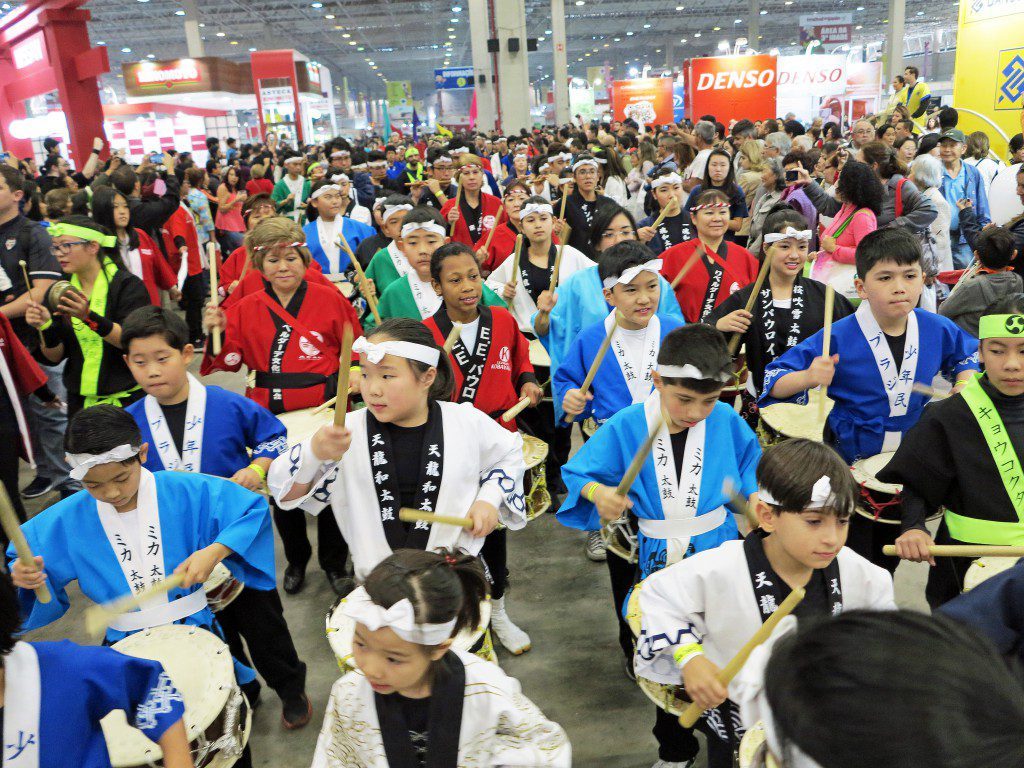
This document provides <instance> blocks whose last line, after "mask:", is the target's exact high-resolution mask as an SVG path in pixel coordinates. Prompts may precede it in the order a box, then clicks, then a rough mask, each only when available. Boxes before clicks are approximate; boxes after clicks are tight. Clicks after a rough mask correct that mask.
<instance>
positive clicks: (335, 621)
mask: <svg viewBox="0 0 1024 768" xmlns="http://www.w3.org/2000/svg"><path fill="white" fill-rule="evenodd" d="M344 603H345V598H344V597H343V598H341V600H339V601H338V602H337V603H336V604H335V606H334V607H333V608H331V610H330V612H329V613H328V614H327V642H328V643H330V645H331V650H332V651H334V655H335V656H336V657H337V658H338V666H339V667H341V669H342V671H344V672H349V671H351V670H354V669H355V668H356V665H355V661H354V659H353V658H352V637H353V635H354V634H355V631H356V625H355V622H354V621H352V619H350V618H349V617H348V616H346V615H345V613H344V612H343V611H342V610H341V606H342V605H343V604H344ZM490 623H491V600H490V598H487V599H486V600H484V601H482V602H481V603H480V626H479V627H477V628H476V630H475V631H472V632H470V631H469V630H463V631H462V632H460V633H459V634H458V635H456V636H455V641H454V642H453V643H452V647H453V648H455V649H457V650H460V651H468V650H470V649H471V648H472V647H473V646H474V645H476V643H477V641H478V640H479V639H480V638H481V637H482V636H483V634H484V630H486V629H487V627H488V625H489V624H490Z"/></svg>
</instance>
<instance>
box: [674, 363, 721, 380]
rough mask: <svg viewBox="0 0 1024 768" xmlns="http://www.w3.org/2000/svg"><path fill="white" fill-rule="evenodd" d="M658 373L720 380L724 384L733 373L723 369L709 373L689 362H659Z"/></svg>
mask: <svg viewBox="0 0 1024 768" xmlns="http://www.w3.org/2000/svg"><path fill="white" fill-rule="evenodd" d="M658 373H659V374H660V375H661V376H667V377H668V378H670V379H697V380H699V381H706V380H711V381H720V382H722V383H723V384H724V383H725V382H727V381H729V380H730V379H732V375H730V374H729V373H727V372H725V371H722V372H721V373H717V374H713V375H710V376H709V375H707V374H705V373H703V372H702V371H701V370H700V368H698V367H697V366H695V365H691V364H690V363H687V364H686V365H662V364H660V363H659V364H658Z"/></svg>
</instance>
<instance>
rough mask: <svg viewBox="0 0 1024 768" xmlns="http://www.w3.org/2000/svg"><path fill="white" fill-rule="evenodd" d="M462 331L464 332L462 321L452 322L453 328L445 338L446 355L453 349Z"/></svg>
mask: <svg viewBox="0 0 1024 768" xmlns="http://www.w3.org/2000/svg"><path fill="white" fill-rule="evenodd" d="M460 333H462V323H452V329H451V330H450V331H448V338H447V339H445V340H444V352H445V354H446V355H447V354H449V353H450V352H451V351H452V347H454V346H455V342H456V341H458V340H459V334H460Z"/></svg>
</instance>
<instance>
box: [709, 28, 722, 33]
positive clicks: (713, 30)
mask: <svg viewBox="0 0 1024 768" xmlns="http://www.w3.org/2000/svg"><path fill="white" fill-rule="evenodd" d="M711 31H712V32H721V31H722V28H721V27H712V28H711Z"/></svg>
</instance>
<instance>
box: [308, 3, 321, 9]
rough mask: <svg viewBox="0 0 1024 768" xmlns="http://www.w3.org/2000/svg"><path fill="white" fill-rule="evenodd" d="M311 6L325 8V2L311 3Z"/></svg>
mask: <svg viewBox="0 0 1024 768" xmlns="http://www.w3.org/2000/svg"><path fill="white" fill-rule="evenodd" d="M310 7H311V8H323V7H324V4H323V3H310Z"/></svg>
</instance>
